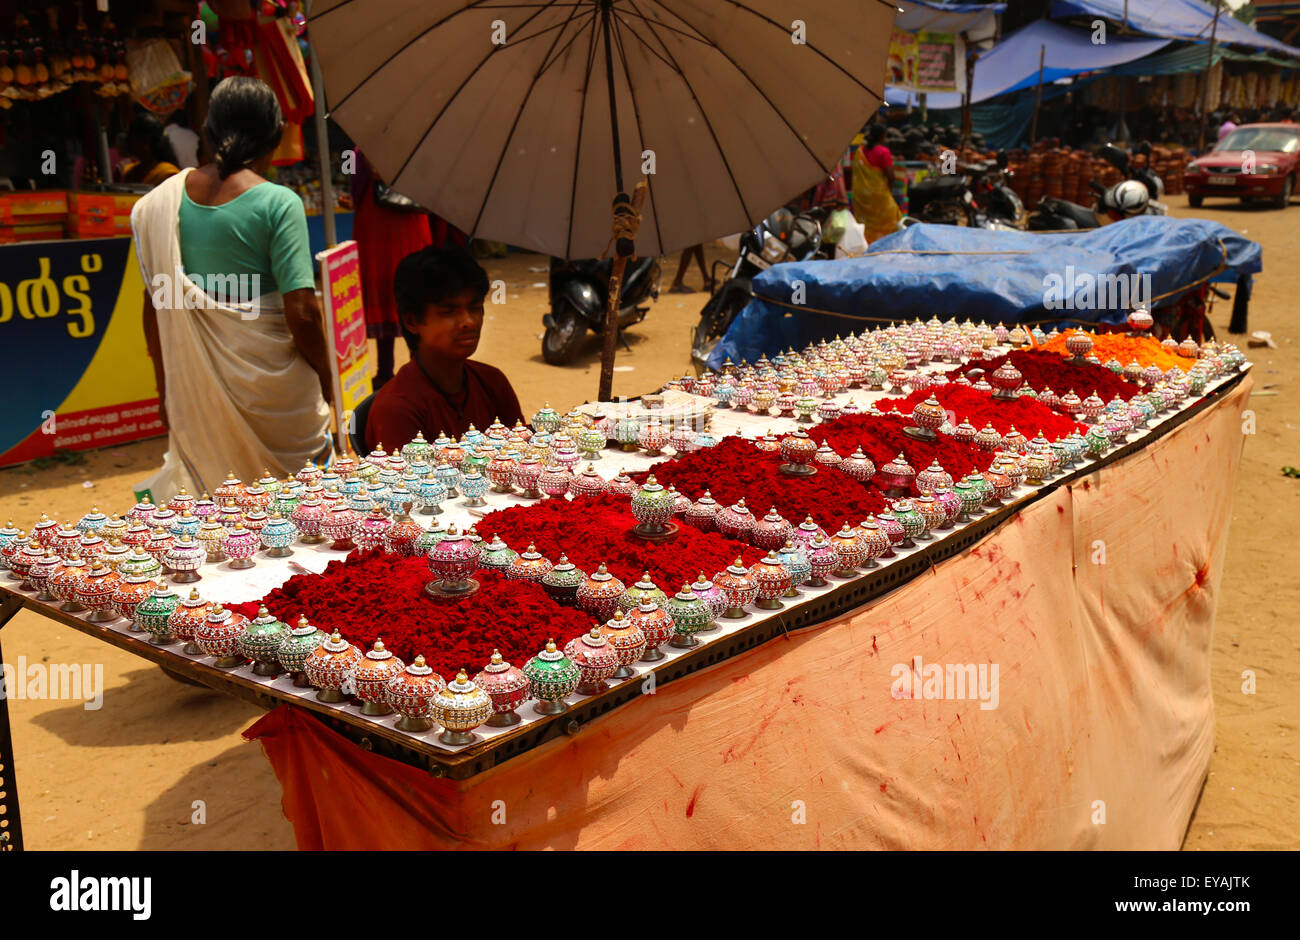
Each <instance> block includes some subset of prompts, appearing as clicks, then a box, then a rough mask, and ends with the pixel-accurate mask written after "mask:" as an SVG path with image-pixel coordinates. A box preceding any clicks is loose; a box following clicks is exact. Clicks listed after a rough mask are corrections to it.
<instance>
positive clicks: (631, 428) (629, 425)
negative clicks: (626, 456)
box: [614, 415, 641, 451]
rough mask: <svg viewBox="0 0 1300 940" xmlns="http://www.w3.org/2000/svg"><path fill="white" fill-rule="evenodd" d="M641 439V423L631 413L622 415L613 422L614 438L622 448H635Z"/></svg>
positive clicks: (629, 449)
mask: <svg viewBox="0 0 1300 940" xmlns="http://www.w3.org/2000/svg"><path fill="white" fill-rule="evenodd" d="M640 439H641V424H640V422H638V421H637V420H636V418H634V417H632V416H631V415H624V416H623V417H621V418H619V419H618V420H617V421H615V422H614V440H616V441H618V443H619V445H620V446H622V448H623V450H625V451H631V450H636V448H637V443H638V442H639V441H640Z"/></svg>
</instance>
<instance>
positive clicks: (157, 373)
mask: <svg viewBox="0 0 1300 940" xmlns="http://www.w3.org/2000/svg"><path fill="white" fill-rule="evenodd" d="M144 345H145V349H147V350H148V351H149V358H150V359H152V360H153V380H154V383H155V384H156V385H157V386H158V420H159V421H161V422H162V426H163V427H165V428H167V429H168V430H171V427H170V425H168V423H167V374H166V372H165V370H164V369H163V357H162V341H161V340H160V339H159V338H158V311H157V310H155V309H154V306H153V298H152V297H150V296H149V291H148V290H147V289H146V290H145V292H144Z"/></svg>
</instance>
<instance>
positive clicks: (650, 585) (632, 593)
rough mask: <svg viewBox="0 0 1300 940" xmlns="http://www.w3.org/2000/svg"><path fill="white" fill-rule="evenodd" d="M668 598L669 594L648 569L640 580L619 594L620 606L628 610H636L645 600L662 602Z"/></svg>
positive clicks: (625, 610)
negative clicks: (656, 581)
mask: <svg viewBox="0 0 1300 940" xmlns="http://www.w3.org/2000/svg"><path fill="white" fill-rule="evenodd" d="M667 599H668V598H667V595H665V594H664V592H663V591H661V590H660V589H659V587H658V586H657V585H656V584H655V583H654V581H652V580H651V579H650V572H648V571H646V572H644V573H642V575H641V580H640V581H637V582H636V583H635V584H633V585H632V586H631V587H629V588H628V589H627V590H625V591H624V592H623V593H622V594H620V595H619V598H618V608H619V609H620V610H622V611H624V612H627V611H631V610H635V609H636V608H637V606H638V605H639V604H640V603H641V602H642V601H643V600H649V601H652V602H654V603H656V604H662V603H664V601H666V600H667Z"/></svg>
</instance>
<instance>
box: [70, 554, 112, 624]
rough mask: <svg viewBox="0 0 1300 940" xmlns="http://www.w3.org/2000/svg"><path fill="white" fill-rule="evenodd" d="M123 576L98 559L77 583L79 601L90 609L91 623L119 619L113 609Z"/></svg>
mask: <svg viewBox="0 0 1300 940" xmlns="http://www.w3.org/2000/svg"><path fill="white" fill-rule="evenodd" d="M121 580H122V579H121V577H120V576H119V575H118V573H117V572H116V571H114V570H113V569H112V568H109V567H108V566H107V565H105V564H104V563H103V562H102V561H99V560H98V559H96V561H95V562H94V565H93V566H92V567H91V569H90V570H89V571H87V572H86V576H85V577H84V578H82V579H81V581H80V582H79V583H78V584H77V603H79V604H81V606H83V607H85V608H86V609H87V610H89V611H90V617H89V618H88V619H89V620H90V622H91V623H109V622H111V621H113V620H116V619H117V611H116V610H114V609H113V594H114V593H116V591H117V587H118V585H119V584H120V583H121Z"/></svg>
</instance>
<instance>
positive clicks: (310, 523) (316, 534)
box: [290, 497, 326, 545]
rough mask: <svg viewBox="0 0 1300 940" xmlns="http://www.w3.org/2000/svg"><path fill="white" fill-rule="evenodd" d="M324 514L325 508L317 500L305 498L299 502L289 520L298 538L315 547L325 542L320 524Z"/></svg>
mask: <svg viewBox="0 0 1300 940" xmlns="http://www.w3.org/2000/svg"><path fill="white" fill-rule="evenodd" d="M325 513H326V510H325V506H324V504H323V503H322V502H321V501H320V500H319V499H317V498H315V497H305V498H303V499H301V500H299V502H298V505H297V507H296V508H295V509H294V511H293V515H291V516H290V519H291V520H292V522H293V524H294V526H295V527H296V528H297V530H298V533H299V538H301V539H302V541H303V542H304V543H305V544H308V545H316V544H319V543H320V542H324V541H325V536H323V535H322V534H321V523H322V522H323V521H324V519H325Z"/></svg>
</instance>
